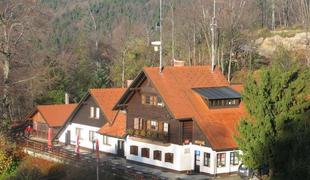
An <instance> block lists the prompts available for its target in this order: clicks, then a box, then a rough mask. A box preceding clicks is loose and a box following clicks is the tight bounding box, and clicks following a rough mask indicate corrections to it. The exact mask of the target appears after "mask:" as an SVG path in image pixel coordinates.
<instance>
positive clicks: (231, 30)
mask: <svg viewBox="0 0 310 180" xmlns="http://www.w3.org/2000/svg"><path fill="white" fill-rule="evenodd" d="M212 22H214V23H213V25H214V27H215V34H216V35H215V53H216V64H217V67H218V68H220V69H221V70H222V72H223V73H224V74H225V75H226V76H227V79H228V80H229V81H231V82H232V83H240V82H243V80H244V79H245V77H246V74H247V73H248V72H253V71H257V70H259V69H260V68H261V67H265V66H268V64H270V61H271V59H272V58H273V57H272V56H274V53H271V56H270V55H269V56H268V55H266V54H264V53H261V52H260V51H259V49H260V47H259V45H258V44H257V42H258V41H259V40H261V39H262V38H263V39H265V38H268V37H272V36H275V35H278V36H281V37H284V38H289V37H293V36H294V34H295V33H296V32H300V33H301V32H308V30H309V22H310V1H309V0H216V7H215V11H214V14H213V0H195V1H188V0H164V1H163V60H164V64H165V66H170V65H172V62H173V59H177V60H182V61H185V64H186V65H187V66H194V65H204V64H209V63H210V56H211V53H210V52H211V26H210V25H211V24H212ZM158 23H159V1H158V0H131V1H128V0H118V1H114V0H71V1H67V0H10V1H9V0H1V1H0V27H1V28H0V71H1V73H0V76H1V81H0V90H1V109H0V110H1V114H2V117H1V118H2V119H3V121H2V124H3V122H12V121H15V120H22V119H23V118H24V117H25V115H27V113H29V112H30V111H31V109H32V108H33V107H34V106H35V105H36V104H53V103H62V102H63V101H64V94H65V92H67V93H69V94H70V100H71V102H79V100H80V99H81V97H82V96H83V95H84V94H85V92H86V91H87V90H88V89H89V88H100V87H121V86H126V80H130V79H133V78H134V77H135V76H136V75H137V74H138V73H139V71H140V70H141V67H143V66H158V64H159V53H157V52H154V50H153V47H152V46H151V42H152V41H157V40H158V39H159V28H158ZM306 34H307V39H306V40H307V42H306V43H304V44H305V45H304V47H303V49H302V50H300V49H298V50H296V49H293V50H289V51H290V53H293V54H294V57H298V58H297V59H298V62H299V63H301V64H305V65H309V64H310V54H309V53H310V51H309V50H307V49H308V48H309V44H310V43H309V39H308V33H306ZM280 49H282V50H283V51H287V50H286V49H285V48H280ZM5 124H7V123H5Z"/></svg>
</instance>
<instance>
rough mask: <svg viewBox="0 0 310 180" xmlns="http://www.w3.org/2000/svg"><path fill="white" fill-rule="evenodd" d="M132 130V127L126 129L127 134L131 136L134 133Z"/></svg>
mask: <svg viewBox="0 0 310 180" xmlns="http://www.w3.org/2000/svg"><path fill="white" fill-rule="evenodd" d="M134 132H135V131H134V130H133V129H127V134H128V135H130V136H132V135H133V134H134Z"/></svg>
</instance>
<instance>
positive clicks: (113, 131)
mask: <svg viewBox="0 0 310 180" xmlns="http://www.w3.org/2000/svg"><path fill="white" fill-rule="evenodd" d="M98 132H99V133H100V134H104V135H108V136H112V137H119V138H123V137H124V136H125V135H126V115H125V114H123V112H119V113H118V115H117V117H116V118H115V120H114V121H113V122H108V123H106V124H105V125H104V126H102V127H101V128H100V129H99V131H98Z"/></svg>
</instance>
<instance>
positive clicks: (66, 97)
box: [65, 93, 70, 104]
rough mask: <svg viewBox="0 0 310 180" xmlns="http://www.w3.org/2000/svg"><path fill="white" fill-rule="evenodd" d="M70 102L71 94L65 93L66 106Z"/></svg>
mask: <svg viewBox="0 0 310 180" xmlns="http://www.w3.org/2000/svg"><path fill="white" fill-rule="evenodd" d="M69 103H70V100H69V94H68V93H65V104H69Z"/></svg>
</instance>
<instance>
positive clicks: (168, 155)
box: [165, 153, 173, 163]
mask: <svg viewBox="0 0 310 180" xmlns="http://www.w3.org/2000/svg"><path fill="white" fill-rule="evenodd" d="M165 162H169V163H173V153H166V154H165Z"/></svg>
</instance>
